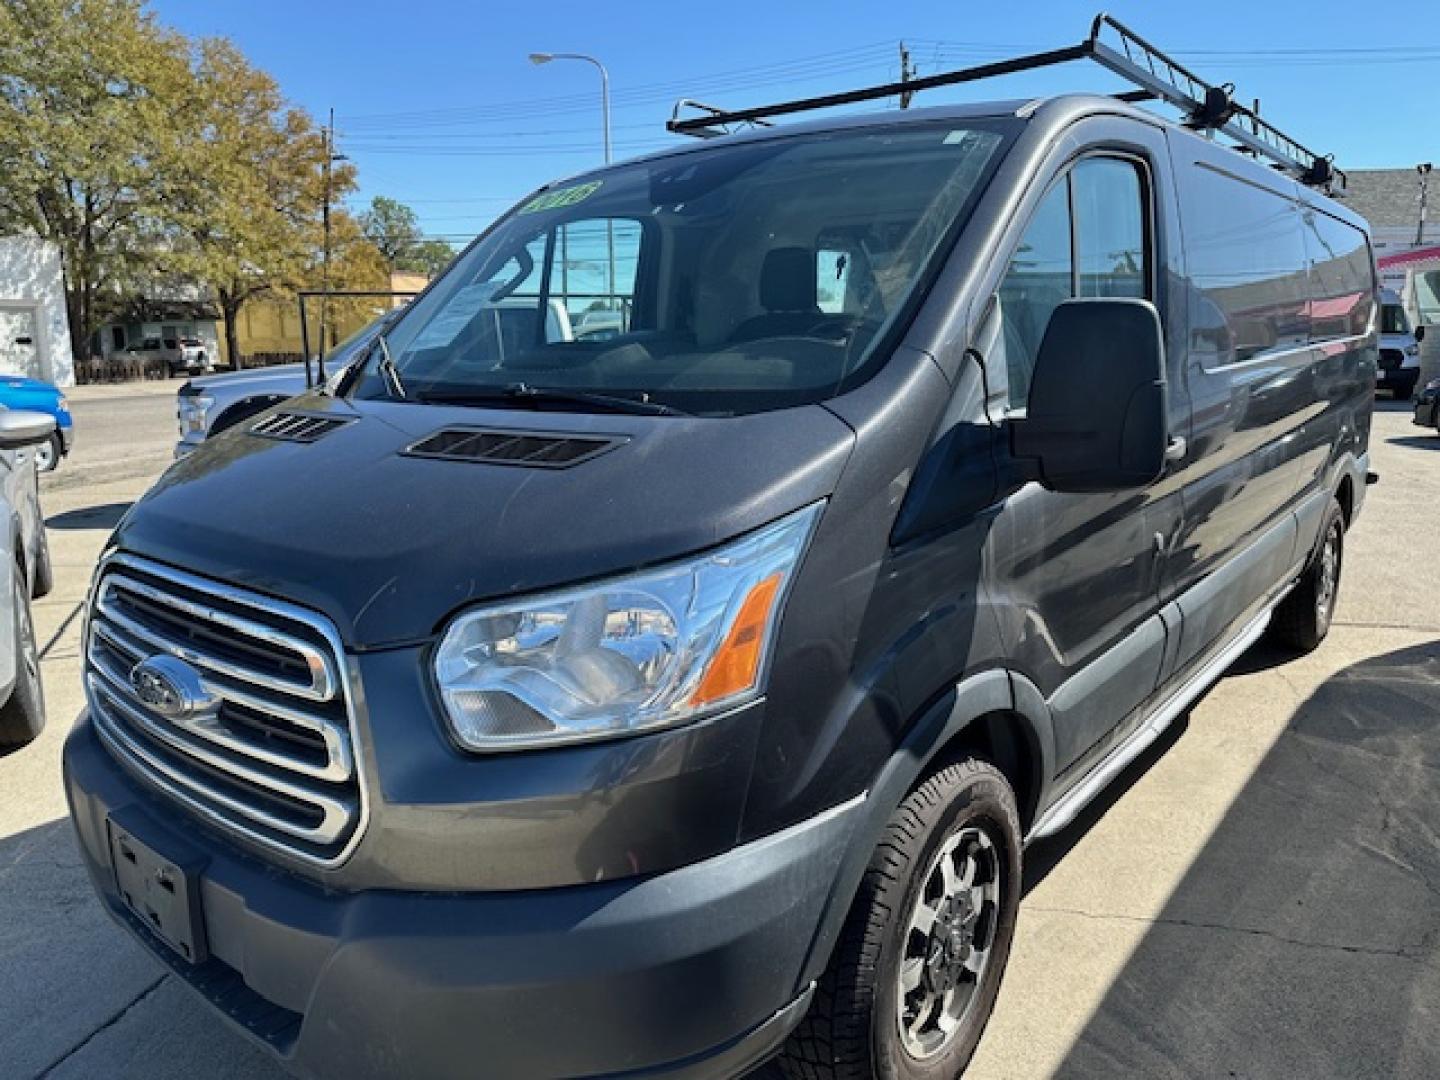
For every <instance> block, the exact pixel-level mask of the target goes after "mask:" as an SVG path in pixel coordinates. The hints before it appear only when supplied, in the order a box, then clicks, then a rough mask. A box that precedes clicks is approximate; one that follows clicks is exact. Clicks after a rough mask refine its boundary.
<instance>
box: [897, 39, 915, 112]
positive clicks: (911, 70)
mask: <svg viewBox="0 0 1440 1080" xmlns="http://www.w3.org/2000/svg"><path fill="white" fill-rule="evenodd" d="M915 74H916V72H915V67H914V65H913V64H911V63H910V50H909V49H907V48H906V47H905V42H903V41H902V42H900V81H901V82H902V83H905V82H909V81H910V80H911V79H913V78H915ZM914 96H915V91H913V90H901V91H900V108H902V109H908V108H909V107H910V99H911V98H913V97H914Z"/></svg>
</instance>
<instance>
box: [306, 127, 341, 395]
mask: <svg viewBox="0 0 1440 1080" xmlns="http://www.w3.org/2000/svg"><path fill="white" fill-rule="evenodd" d="M334 162H335V109H334V108H333V107H332V108H331V109H330V122H329V123H328V124H326V125H325V205H324V207H323V208H322V210H321V211H320V220H321V223H322V227H323V229H324V237H325V239H324V241H323V246H322V247H321V249H320V251H321V254H320V290H321V293H322V295H321V297H320V355H321V356H324V355H325V331H326V329H327V323H328V322H329V315H330V171H331V166H332V165H333V164H334ZM305 363H306V365H307V367H308V365H309V363H310V358H309V357H308V356H307V357H306V358H305Z"/></svg>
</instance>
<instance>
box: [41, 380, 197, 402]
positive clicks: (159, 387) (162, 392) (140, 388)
mask: <svg viewBox="0 0 1440 1080" xmlns="http://www.w3.org/2000/svg"><path fill="white" fill-rule="evenodd" d="M184 385H185V380H184V379H138V380H136V381H134V382H117V383H89V384H87V385H85V386H67V387H65V388H64V393H65V396H66V397H67V398H69V399H70V400H71V401H110V400H113V399H115V398H130V397H149V396H151V395H154V396H157V397H170V396H173V395H174V394H175V391H177V390H179V389H180V387H182V386H184Z"/></svg>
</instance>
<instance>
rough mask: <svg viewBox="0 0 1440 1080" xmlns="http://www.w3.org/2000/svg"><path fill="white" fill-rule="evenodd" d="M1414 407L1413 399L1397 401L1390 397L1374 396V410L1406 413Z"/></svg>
mask: <svg viewBox="0 0 1440 1080" xmlns="http://www.w3.org/2000/svg"><path fill="white" fill-rule="evenodd" d="M1414 408H1415V403H1414V402H1413V401H1397V400H1395V399H1394V398H1392V397H1385V398H1376V399H1375V411H1376V412H1403V413H1408V412H1410V411H1412V410H1413V409H1414Z"/></svg>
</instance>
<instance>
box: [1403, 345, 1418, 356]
mask: <svg viewBox="0 0 1440 1080" xmlns="http://www.w3.org/2000/svg"><path fill="white" fill-rule="evenodd" d="M1405 355H1406V356H1419V355H1420V346H1419V345H1406V346H1405Z"/></svg>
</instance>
